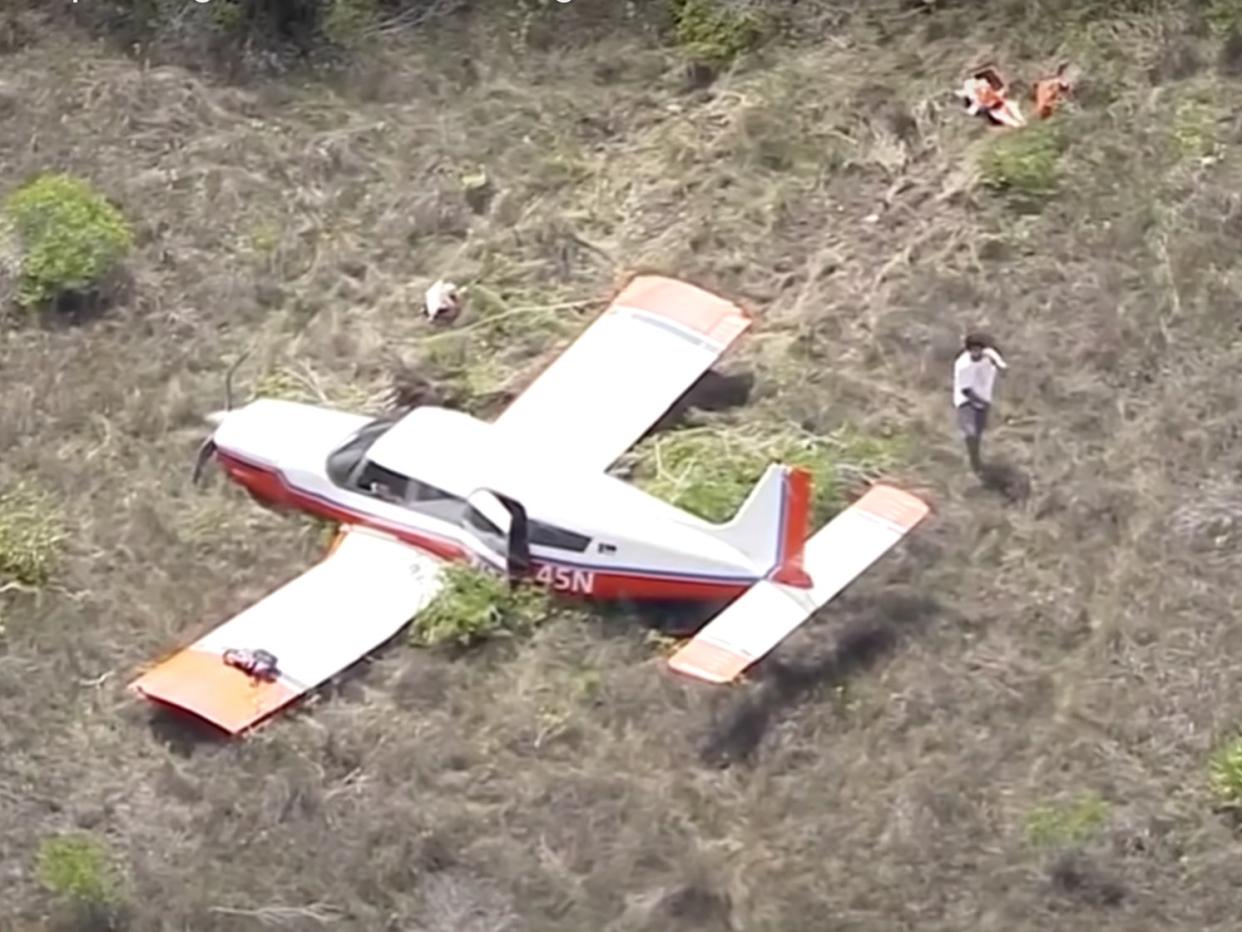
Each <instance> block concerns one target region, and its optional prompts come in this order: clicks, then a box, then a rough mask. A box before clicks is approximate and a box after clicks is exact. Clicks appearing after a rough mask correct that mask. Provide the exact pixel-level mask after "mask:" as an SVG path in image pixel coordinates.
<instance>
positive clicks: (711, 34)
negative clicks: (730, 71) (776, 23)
mask: <svg viewBox="0 0 1242 932" xmlns="http://www.w3.org/2000/svg"><path fill="white" fill-rule="evenodd" d="M673 23H674V26H675V31H676V37H677V44H678V45H679V46H681V48H682V50H683V51H684V52H685V53H686V55H687V56H689V57H690V58H691V59H692V60H694V61H698V62H703V63H704V64H712V65H723V64H727V63H729V62H730V61H732V60H733V59H734V58H736V57H737V56H739V55H741V54H742V53H743V52H748V51H750V50H751V49H753V48H755V47H756V46H757V45H759V43H760V42H761V41H762V39H763V34H764V25H765V24H764V22H763V21H762V20H761V19H760V18H759V17H758V16H757V15H755V14H753V13H750V12H738V11H735V10H731V9H729V8H728V6H726V5H725V4H724V3H723V2H722V0H675V2H674V4H673Z"/></svg>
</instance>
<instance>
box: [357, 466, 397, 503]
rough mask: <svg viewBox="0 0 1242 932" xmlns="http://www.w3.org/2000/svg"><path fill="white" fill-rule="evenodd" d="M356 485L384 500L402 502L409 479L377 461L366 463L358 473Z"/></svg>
mask: <svg viewBox="0 0 1242 932" xmlns="http://www.w3.org/2000/svg"><path fill="white" fill-rule="evenodd" d="M357 485H358V488H359V489H361V490H362V491H363V492H368V493H370V494H371V495H374V496H376V497H378V498H382V499H385V500H386V501H390V502H404V501H405V500H406V496H407V495H408V494H409V487H410V480H409V479H407V478H406V477H405V476H403V475H401V474H400V473H396V472H393V471H392V470H391V469H385V468H384V467H383V466H380V465H379V464H378V463H367V464H366V466H364V467H363V468H362V472H361V473H359V475H358V480H357Z"/></svg>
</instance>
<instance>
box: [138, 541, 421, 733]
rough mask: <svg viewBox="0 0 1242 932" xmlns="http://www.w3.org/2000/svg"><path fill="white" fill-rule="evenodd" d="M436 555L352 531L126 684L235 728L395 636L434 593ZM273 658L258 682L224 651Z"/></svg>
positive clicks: (234, 730) (285, 702) (241, 727)
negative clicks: (270, 671)
mask: <svg viewBox="0 0 1242 932" xmlns="http://www.w3.org/2000/svg"><path fill="white" fill-rule="evenodd" d="M442 565H443V562H442V561H441V560H440V559H438V558H436V557H434V556H431V555H430V554H426V553H424V552H422V551H420V550H416V549H415V548H414V547H411V546H409V545H407V544H405V543H402V542H400V541H398V540H396V539H395V538H392V537H387V536H381V535H379V534H377V533H375V532H372V531H369V530H365V529H362V528H350V529H348V530H347V531H346V532H345V533H344V534H343V536H342V538H340V539H338V543H337V546H335V547H334V549H333V550H332V551H331V552H330V553H329V555H328V556H327V557H325V558H324V559H323V560H322V561H320V562H319V563H318V564H316V565H315V566H314V567H312V568H311V569H309V570H307V571H306V572H305V573H303V574H302V575H301V576H298V577H297V578H296V579H294V580H293V581H291V582H289V583H286V584H285V585H284V586H282V587H281V588H279V589H277V590H276V591H275V592H273V593H271V594H270V595H268V596H267V597H265V598H263V599H261V600H260V601H259V602H257V603H255V604H254V605H252V606H250V608H248V609H246V610H245V611H243V612H242V613H241V614H239V615H237V616H235V617H234V618H233V619H232V620H231V621H227V622H225V623H224V624H223V625H221V626H220V627H218V628H216V629H215V630H213V631H211V632H210V633H208V634H206V635H205V636H203V637H202V638H200V639H199V640H198V641H196V642H194V643H193V644H191V645H190V646H189V647H187V648H185V649H184V650H181V651H179V652H178V653H176V654H174V655H173V656H172V657H170V658H169V659H168V660H165V661H164V662H163V663H161V664H159V665H158V666H156V667H155V668H154V669H152V670H150V671H149V672H147V673H146V674H145V675H143V676H141V677H140V678H138V679H137V680H136V681H135V682H133V683H132V684H131V687H130V688H131V689H134V690H135V691H136V692H138V693H139V694H140V695H142V696H145V697H146V698H148V699H151V700H153V701H156V702H160V703H164V704H166V705H170V706H174V707H176V708H179V709H183V710H185V711H187V712H192V713H194V714H195V715H198V716H200V717H201V718H204V719H206V720H207V721H209V722H211V723H213V724H215V725H217V726H219V727H220V728H222V729H224V730H225V731H227V732H229V733H230V734H237V733H239V732H241V731H243V730H245V729H246V728H249V727H250V726H251V725H254V724H256V723H257V722H259V721H260V720H261V719H263V718H265V717H267V716H268V715H270V714H271V713H273V712H275V711H276V710H277V709H280V708H282V707H283V706H285V705H288V704H289V703H290V702H292V701H293V700H295V699H297V698H298V697H299V696H301V695H302V694H304V693H306V692H308V691H309V690H311V689H313V688H314V687H316V686H318V685H319V684H320V683H322V682H323V681H324V680H326V679H328V678H329V677H331V676H333V675H335V674H336V673H338V672H339V671H341V670H343V669H345V668H346V667H348V666H349V665H350V664H352V663H354V662H355V661H357V660H359V659H360V658H361V657H362V656H363V655H365V654H366V653H367V652H368V651H371V650H374V649H375V648H376V647H378V646H379V645H380V644H382V643H383V642H384V641H386V640H388V639H389V638H390V637H392V636H393V635H394V634H396V633H397V632H398V631H399V630H400V629H401V628H402V626H404V625H405V624H406V623H407V622H408V621H409V620H410V619H411V618H412V617H413V616H414V615H415V614H417V613H418V612H419V611H421V610H422V609H423V608H424V607H425V606H426V605H427V603H428V602H430V601H431V599H432V598H433V597H434V596H435V594H436V593H437V592H438V591H439V590H440V586H441V577H440V567H441V566H442ZM231 649H232V650H236V649H246V650H264V651H267V652H269V653H271V654H273V655H275V657H276V660H277V670H278V672H279V675H277V676H275V677H273V678H270V679H266V680H263V679H256V678H253V677H251V676H250V675H248V674H247V673H245V672H243V671H242V670H239V669H237V668H236V667H233V666H230V665H228V664H226V663H225V662H224V660H223V655H224V652H225V651H226V650H231Z"/></svg>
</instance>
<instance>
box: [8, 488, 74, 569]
mask: <svg viewBox="0 0 1242 932" xmlns="http://www.w3.org/2000/svg"><path fill="white" fill-rule="evenodd" d="M65 536H66V535H65V528H64V525H63V524H62V522H61V518H60V514H59V512H58V511H57V509H56V508H54V507H53V505H52V503H51V501H50V499H49V498H48V496H47V495H45V494H44V493H42V492H40V491H38V490H36V489H35V488H34V487H33V486H30V485H28V484H19V485H17V486H14V487H13V488H11V489H9V490H8V491H6V492H4V493H3V494H0V585H3V584H4V583H5V582H6V581H7V582H16V583H18V584H19V585H22V586H41V585H44V584H45V583H47V582H48V580H49V579H50V578H51V576H52V572H53V570H54V569H55V566H56V562H57V559H58V558H59V556H60V549H61V545H62V543H63V542H64V540H65Z"/></svg>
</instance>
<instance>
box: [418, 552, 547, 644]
mask: <svg viewBox="0 0 1242 932" xmlns="http://www.w3.org/2000/svg"><path fill="white" fill-rule="evenodd" d="M443 572H444V587H443V588H442V589H441V590H440V592H439V593H437V594H436V596H435V598H434V599H432V601H431V603H430V604H429V605H428V606H427V607H426V608H425V609H423V611H422V612H420V613H419V614H418V615H417V616H415V618H414V623H413V625H412V626H411V629H410V640H411V642H412V643H414V644H415V645H416V646H420V647H433V646H436V645H441V644H455V645H457V646H460V647H467V646H470V645H473V644H476V643H478V642H480V641H484V640H487V639H489V638H497V637H508V636H511V635H514V634H521V633H526V632H529V631H530V630H532V629H533V628H535V627H536V626H537V625H539V624H540V623H541V622H542V621H543V620H544V619H545V618H547V616H548V615H549V614H550V612H551V604H550V601H549V598H548V595H547V592H546V590H544V589H541V588H539V587H536V586H534V585H529V584H519V585H517V586H513V587H511V586H510V585H509V583H508V581H507V580H506V579H504V578H503V577H501V576H498V575H496V574H494V573H489V572H487V571H486V570H482V569H475V568H474V567H470V566H462V565H456V564H455V565H452V566H448V567H446V568H445V569H444V571H443Z"/></svg>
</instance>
